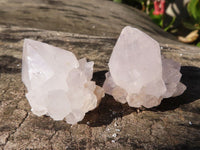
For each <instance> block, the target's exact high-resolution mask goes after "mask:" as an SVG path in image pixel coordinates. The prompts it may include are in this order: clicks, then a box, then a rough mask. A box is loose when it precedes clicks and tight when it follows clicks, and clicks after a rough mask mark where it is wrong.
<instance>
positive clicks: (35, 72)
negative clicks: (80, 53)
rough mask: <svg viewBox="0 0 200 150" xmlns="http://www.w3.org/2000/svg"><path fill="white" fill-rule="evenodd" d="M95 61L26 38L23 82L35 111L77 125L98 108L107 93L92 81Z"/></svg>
mask: <svg viewBox="0 0 200 150" xmlns="http://www.w3.org/2000/svg"><path fill="white" fill-rule="evenodd" d="M93 65H94V63H93V62H87V61H86V59H80V60H79V61H78V60H77V59H76V57H75V55H74V54H73V53H71V52H69V51H66V50H63V49H60V48H57V47H54V46H51V45H48V44H45V43H42V42H38V41H34V40H30V39H25V41H24V47H23V59H22V81H23V82H24V84H25V85H26V87H27V89H28V93H27V94H26V97H27V99H28V101H29V103H30V105H31V107H32V109H31V110H32V112H33V113H34V114H36V115H38V116H41V115H49V116H50V117H52V118H53V119H54V120H63V119H65V120H66V121H67V123H70V124H75V123H77V122H78V121H81V120H82V119H83V118H84V116H85V113H86V112H88V111H90V110H92V109H94V108H95V107H97V105H98V104H99V102H100V100H101V98H102V97H103V96H104V90H103V89H102V88H100V87H98V86H96V84H95V82H93V81H91V78H92V74H93Z"/></svg>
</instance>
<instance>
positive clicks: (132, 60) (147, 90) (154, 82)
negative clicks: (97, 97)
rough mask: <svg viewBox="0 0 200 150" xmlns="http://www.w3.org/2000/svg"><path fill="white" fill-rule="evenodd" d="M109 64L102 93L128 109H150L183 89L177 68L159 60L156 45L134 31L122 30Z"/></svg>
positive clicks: (140, 33) (144, 35)
mask: <svg viewBox="0 0 200 150" xmlns="http://www.w3.org/2000/svg"><path fill="white" fill-rule="evenodd" d="M108 65H109V72H107V73H106V80H105V82H104V85H103V88H104V90H105V92H106V93H107V94H110V95H112V96H113V97H114V99H115V100H116V101H118V102H121V103H123V104H124V103H126V102H128V104H129V106H131V107H137V108H138V107H141V106H144V107H146V108H151V107H154V106H157V105H159V104H160V103H161V100H162V99H163V98H168V97H172V96H178V95H181V94H182V93H183V92H184V91H185V89H186V87H185V85H183V84H182V83H181V82H180V78H181V73H180V65H179V64H178V63H177V62H175V61H173V60H170V59H166V58H164V57H162V58H161V54H160V46H159V43H158V42H157V41H155V40H154V39H152V38H151V37H149V36H148V35H146V34H145V33H143V32H142V31H140V30H138V29H136V28H132V27H125V28H124V29H123V30H122V32H121V34H120V37H119V38H118V40H117V43H116V45H115V47H114V49H113V52H112V55H111V57H110V60H109V64H108Z"/></svg>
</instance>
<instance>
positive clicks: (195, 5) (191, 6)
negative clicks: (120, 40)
mask: <svg viewBox="0 0 200 150" xmlns="http://www.w3.org/2000/svg"><path fill="white" fill-rule="evenodd" d="M113 1H114V2H118V3H125V4H127V5H130V6H133V7H135V8H138V9H140V10H142V11H144V12H146V13H147V14H148V15H149V16H150V18H151V19H152V21H153V22H154V23H155V24H157V25H158V26H160V27H161V28H163V30H164V31H168V30H169V29H170V28H171V27H172V26H173V24H174V22H175V20H176V17H173V18H172V20H171V22H170V23H169V24H168V25H167V26H164V25H163V21H164V19H165V15H164V14H159V15H158V14H157V15H155V13H154V5H155V3H153V2H154V0H113ZM166 2H167V3H171V2H174V0H166ZM187 11H188V14H189V16H190V17H189V18H188V19H187V20H185V21H183V26H184V27H185V28H187V29H190V30H192V32H193V31H194V30H199V31H200V0H190V1H189V3H188V5H187ZM192 32H191V33H192ZM191 35H192V34H191ZM191 35H190V34H188V35H187V36H186V37H182V39H184V41H188V39H189V41H194V42H192V43H193V44H194V43H196V46H198V47H200V42H198V39H199V34H198V33H197V34H195V38H194V37H190V36H191ZM197 35H198V36H197ZM191 38H192V39H193V40H190V39H191ZM184 43H185V42H184Z"/></svg>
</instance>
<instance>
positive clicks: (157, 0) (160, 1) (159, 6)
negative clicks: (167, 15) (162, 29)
mask: <svg viewBox="0 0 200 150" xmlns="http://www.w3.org/2000/svg"><path fill="white" fill-rule="evenodd" d="M164 12H165V0H154V12H153V14H154V15H163V14H164Z"/></svg>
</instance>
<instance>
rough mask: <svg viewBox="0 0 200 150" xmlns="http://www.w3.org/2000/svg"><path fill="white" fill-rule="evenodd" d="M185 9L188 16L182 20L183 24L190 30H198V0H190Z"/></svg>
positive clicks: (199, 22)
mask: <svg viewBox="0 0 200 150" xmlns="http://www.w3.org/2000/svg"><path fill="white" fill-rule="evenodd" d="M187 11H188V14H189V15H190V18H188V19H187V20H185V21H183V25H184V26H185V27H186V28H188V29H191V30H200V0H190V2H189V3H188V5H187Z"/></svg>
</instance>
